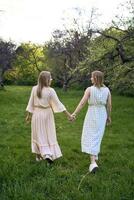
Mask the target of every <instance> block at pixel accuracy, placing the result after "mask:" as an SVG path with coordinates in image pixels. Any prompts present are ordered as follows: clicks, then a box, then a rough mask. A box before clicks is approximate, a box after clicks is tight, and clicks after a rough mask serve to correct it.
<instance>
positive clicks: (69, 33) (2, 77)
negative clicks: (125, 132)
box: [0, 0, 134, 96]
mask: <svg viewBox="0 0 134 200" xmlns="http://www.w3.org/2000/svg"><path fill="white" fill-rule="evenodd" d="M123 7H124V8H125V9H126V10H127V13H128V15H127V17H123V16H122V15H121V17H120V15H118V16H116V18H115V20H113V21H112V22H111V24H110V25H109V27H107V28H104V29H100V28H97V24H96V19H97V17H99V16H98V15H97V14H96V10H95V9H92V10H91V11H90V17H89V18H88V20H87V21H86V22H85V21H84V22H83V23H81V19H82V15H83V13H82V11H81V10H79V9H77V12H78V13H79V15H78V17H77V18H73V23H72V26H70V27H67V26H64V29H63V30H55V31H54V32H53V34H52V36H53V37H52V39H51V40H50V41H48V42H46V43H44V44H43V45H36V44H32V43H25V44H24V43H23V44H21V45H19V46H16V45H15V44H14V43H12V42H11V41H10V42H6V41H3V40H2V39H1V40H0V85H1V87H4V83H7V84H17V85H34V84H36V81H37V77H38V74H39V72H40V71H42V70H50V71H51V73H52V75H53V79H54V81H53V84H54V85H55V86H59V87H63V89H64V90H67V89H68V88H70V87H72V86H73V87H77V88H80V87H81V88H84V87H87V85H89V81H90V80H89V76H90V74H91V72H92V71H93V70H101V71H103V72H104V73H105V83H106V85H108V86H109V87H110V88H111V89H112V90H115V91H117V92H118V93H119V94H122V95H129V96H134V4H133V2H132V1H131V0H130V1H128V2H127V3H126V4H125V5H123Z"/></svg>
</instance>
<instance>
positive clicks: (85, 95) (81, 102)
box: [72, 88, 90, 116]
mask: <svg viewBox="0 0 134 200" xmlns="http://www.w3.org/2000/svg"><path fill="white" fill-rule="evenodd" d="M89 97H90V89H89V88H87V89H86V91H85V93H84V95H83V97H82V99H81V100H80V102H79V104H78V106H77V107H76V109H75V111H74V112H73V113H72V116H76V115H77V114H78V113H79V112H80V111H81V109H82V108H83V107H84V106H85V104H86V103H87V101H88V99H89Z"/></svg>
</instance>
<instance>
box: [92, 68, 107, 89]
mask: <svg viewBox="0 0 134 200" xmlns="http://www.w3.org/2000/svg"><path fill="white" fill-rule="evenodd" d="M92 76H93V78H94V82H95V83H94V84H95V86H96V87H103V86H104V84H103V81H104V74H103V72H101V71H93V72H92Z"/></svg>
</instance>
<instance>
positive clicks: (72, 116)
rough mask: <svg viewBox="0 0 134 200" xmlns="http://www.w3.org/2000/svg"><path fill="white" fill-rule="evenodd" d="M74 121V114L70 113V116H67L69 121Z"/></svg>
mask: <svg viewBox="0 0 134 200" xmlns="http://www.w3.org/2000/svg"><path fill="white" fill-rule="evenodd" d="M75 120H76V114H74V113H72V114H71V115H70V116H69V121H71V122H73V121H75Z"/></svg>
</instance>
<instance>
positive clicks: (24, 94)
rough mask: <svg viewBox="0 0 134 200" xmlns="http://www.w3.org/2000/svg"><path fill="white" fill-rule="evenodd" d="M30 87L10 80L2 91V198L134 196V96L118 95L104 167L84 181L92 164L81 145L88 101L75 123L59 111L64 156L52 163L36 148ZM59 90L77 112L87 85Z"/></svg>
mask: <svg viewBox="0 0 134 200" xmlns="http://www.w3.org/2000/svg"><path fill="white" fill-rule="evenodd" d="M30 90H31V88H30V87H19V86H18V87H17V86H10V87H7V88H6V91H0V200H133V199H134V190H133V187H132V186H133V185H134V173H133V172H134V161H133V158H134V157H133V156H134V155H133V145H134V123H133V120H134V99H133V98H128V97H121V96H114V95H113V112H112V125H111V126H109V127H107V128H106V131H105V136H104V138H103V142H102V148H101V154H100V160H99V166H100V170H99V172H98V173H97V174H95V175H92V174H87V175H86V176H85V178H84V179H83V181H82V182H81V184H80V181H81V179H82V178H83V176H84V175H85V174H86V173H87V172H88V166H89V156H88V155H87V154H83V153H81V149H80V139H81V130H82V124H83V120H84V117H85V113H86V109H87V107H85V108H84V109H83V110H82V111H81V113H80V114H79V116H78V118H77V120H76V121H75V122H74V123H70V122H68V121H67V119H66V117H65V116H64V114H63V113H61V114H56V115H55V120H56V128H57V137H58V141H59V144H60V147H61V149H62V153H63V157H62V158H60V159H59V160H56V161H55V163H54V165H53V166H47V164H46V162H45V161H42V162H40V163H37V162H35V156H34V155H33V154H31V147H30V145H31V144H30V142H31V141H30V139H31V137H30V125H26V124H25V108H26V104H27V102H28V98H29V95H30ZM57 93H58V95H59V97H60V99H61V101H62V102H63V103H64V104H65V105H66V107H67V108H68V110H69V111H70V112H73V110H74V108H75V106H76V105H77V103H78V102H79V100H80V98H81V97H82V94H83V91H75V90H71V91H69V92H67V93H63V92H62V91H61V90H57ZM79 184H80V185H79ZM78 186H80V188H79V190H78Z"/></svg>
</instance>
